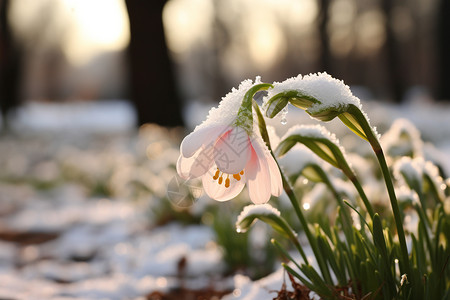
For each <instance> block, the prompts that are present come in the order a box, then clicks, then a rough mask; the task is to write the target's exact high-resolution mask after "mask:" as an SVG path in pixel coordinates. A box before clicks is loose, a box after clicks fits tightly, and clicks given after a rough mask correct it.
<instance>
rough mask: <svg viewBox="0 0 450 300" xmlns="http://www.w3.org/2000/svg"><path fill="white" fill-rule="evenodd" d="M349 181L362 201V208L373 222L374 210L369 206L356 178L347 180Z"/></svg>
mask: <svg viewBox="0 0 450 300" xmlns="http://www.w3.org/2000/svg"><path fill="white" fill-rule="evenodd" d="M349 179H350V181H351V182H352V183H353V185H354V186H355V188H356V190H357V191H358V194H359V196H360V197H361V199H362V201H363V203H364V206H365V207H366V209H367V212H368V213H369V216H370V218H371V219H372V220H373V215H374V214H375V212H374V210H373V208H372V205H371V204H370V201H369V199H368V198H367V196H366V193H365V192H364V190H363V188H362V186H361V183H360V182H359V180H358V178H356V176H355V177H352V178H349Z"/></svg>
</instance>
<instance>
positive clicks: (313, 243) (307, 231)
mask: <svg viewBox="0 0 450 300" xmlns="http://www.w3.org/2000/svg"><path fill="white" fill-rule="evenodd" d="M253 108H254V109H255V111H256V115H257V117H258V122H259V130H260V132H261V136H262V138H263V140H264V142H265V143H266V145H267V148H268V149H269V151H270V154H271V155H272V156H273V158H274V160H275V162H276V164H277V166H278V169H279V170H280V174H281V179H282V181H283V189H284V191H285V192H286V195H287V196H288V198H289V200H290V201H291V204H292V206H293V207H294V210H295V213H296V214H297V217H298V219H299V220H300V224H301V225H302V227H303V230H304V232H305V234H306V237H307V239H308V242H309V244H310V245H311V248H312V250H313V252H314V256H315V257H316V259H317V263H318V265H319V268H320V271H321V273H322V276H323V277H324V280H325V282H326V283H327V284H329V285H330V286H332V285H333V280H332V279H331V275H330V271H329V270H328V268H327V264H326V261H325V260H324V258H323V257H322V255H321V254H320V251H319V247H318V245H317V240H316V239H315V238H314V236H313V234H312V233H311V231H310V229H309V227H308V222H307V221H306V218H305V216H304V215H303V213H302V210H301V209H300V206H299V205H298V200H297V197H296V196H295V194H294V191H293V190H292V188H291V186H290V185H289V182H288V181H287V179H286V176H285V175H284V173H283V170H281V168H280V165H279V164H278V161H277V159H276V157H275V155H274V154H273V151H272V147H271V146H270V140H269V135H268V133H267V127H266V121H265V120H264V117H263V115H262V114H261V110H260V109H259V106H258V104H257V103H256V101H254V100H253ZM305 264H306V265H309V262H308V261H305Z"/></svg>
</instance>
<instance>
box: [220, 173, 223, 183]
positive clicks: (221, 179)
mask: <svg viewBox="0 0 450 300" xmlns="http://www.w3.org/2000/svg"><path fill="white" fill-rule="evenodd" d="M222 181H223V178H222V175H220V177H219V184H222Z"/></svg>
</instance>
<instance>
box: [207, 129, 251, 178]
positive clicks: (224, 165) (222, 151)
mask: <svg viewBox="0 0 450 300" xmlns="http://www.w3.org/2000/svg"><path fill="white" fill-rule="evenodd" d="M250 155H251V143H250V138H249V137H248V133H247V132H246V131H245V130H244V129H242V128H240V127H234V128H233V129H231V130H230V131H228V132H226V133H225V134H223V135H222V136H221V137H220V138H219V139H218V140H217V142H216V144H215V145H214V161H215V162H216V165H217V167H218V168H219V170H220V171H222V172H224V173H227V174H236V173H239V172H240V171H242V170H243V169H244V168H245V165H246V164H247V161H248V160H249V159H250Z"/></svg>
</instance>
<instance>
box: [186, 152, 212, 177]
mask: <svg viewBox="0 0 450 300" xmlns="http://www.w3.org/2000/svg"><path fill="white" fill-rule="evenodd" d="M212 151H213V147H212V146H210V147H204V146H202V147H201V148H200V149H198V150H197V152H195V154H194V155H192V156H191V157H183V156H181V155H180V157H178V161H177V173H178V175H180V177H182V178H184V179H189V178H197V177H200V176H202V175H203V174H205V173H206V172H207V171H208V170H209V168H211V165H212V164H213V159H212V158H213V156H212Z"/></svg>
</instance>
